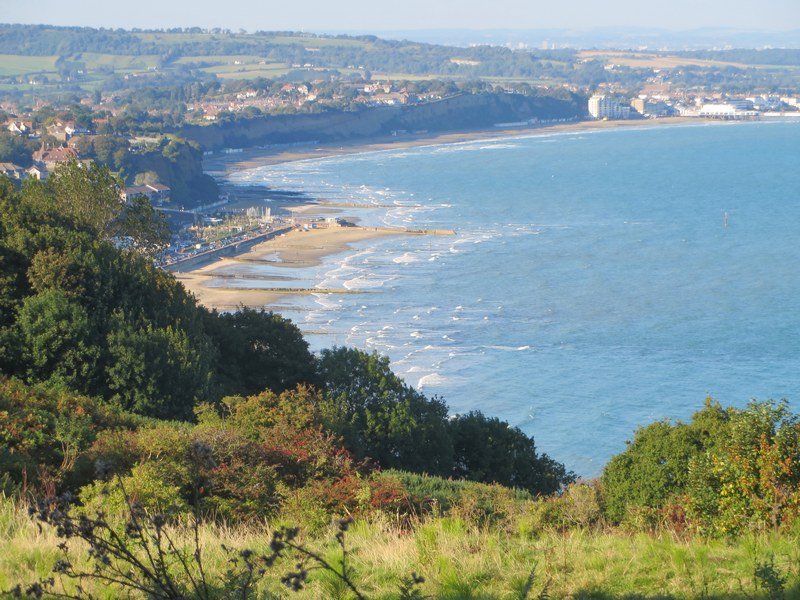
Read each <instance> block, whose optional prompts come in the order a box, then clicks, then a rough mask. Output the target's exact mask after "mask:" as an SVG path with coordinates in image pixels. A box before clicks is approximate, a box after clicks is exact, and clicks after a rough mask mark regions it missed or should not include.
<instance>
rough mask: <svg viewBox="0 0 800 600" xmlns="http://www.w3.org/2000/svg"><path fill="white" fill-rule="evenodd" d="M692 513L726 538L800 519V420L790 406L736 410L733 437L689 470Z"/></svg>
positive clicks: (731, 428)
mask: <svg viewBox="0 0 800 600" xmlns="http://www.w3.org/2000/svg"><path fill="white" fill-rule="evenodd" d="M687 508H688V513H689V515H690V517H691V518H692V519H694V521H695V523H696V524H697V526H698V527H700V529H701V530H703V531H707V532H711V533H717V534H724V535H730V534H736V533H738V532H740V531H742V530H745V529H752V530H764V529H779V528H781V527H784V526H787V525H789V524H791V523H792V522H793V521H794V520H795V519H797V517H798V516H800V421H799V420H798V417H797V416H796V415H793V414H791V413H790V412H789V410H788V407H787V405H786V403H785V402H781V403H779V404H775V403H774V402H771V401H770V402H755V401H754V402H751V403H750V404H749V405H748V406H747V408H745V409H741V410H732V411H731V417H730V423H729V427H728V435H727V436H725V438H724V440H722V441H721V442H720V443H719V444H717V445H716V446H714V447H713V448H710V449H709V450H708V451H706V452H705V453H704V454H702V455H699V456H696V457H695V458H694V459H693V460H692V462H691V464H690V465H689V485H688V506H687Z"/></svg>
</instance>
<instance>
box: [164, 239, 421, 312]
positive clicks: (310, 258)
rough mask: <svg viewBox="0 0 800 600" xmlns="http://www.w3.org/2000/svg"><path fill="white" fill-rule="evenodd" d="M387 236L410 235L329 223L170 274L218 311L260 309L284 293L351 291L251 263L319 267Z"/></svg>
mask: <svg viewBox="0 0 800 600" xmlns="http://www.w3.org/2000/svg"><path fill="white" fill-rule="evenodd" d="M391 235H412V234H410V233H408V232H405V231H403V230H401V229H388V228H383V229H381V228H367V227H331V228H324V229H309V230H302V229H295V230H292V231H290V232H289V233H287V234H284V235H282V236H279V237H276V238H273V239H270V240H267V241H266V242H263V243H261V244H258V245H256V246H254V247H253V248H252V249H251V250H249V251H248V252H246V253H244V254H240V255H238V256H236V257H226V258H221V259H219V260H217V261H215V262H213V263H211V264H208V265H205V266H203V267H200V268H198V269H193V270H191V271H187V272H176V273H175V276H176V278H177V279H178V280H179V281H180V282H181V283H183V285H184V286H185V287H186V289H188V290H189V291H190V292H192V293H193V294H194V295H195V296H196V297H197V300H198V301H199V302H200V304H202V305H204V306H206V307H208V308H216V309H218V310H233V309H236V308H239V307H242V306H245V307H249V308H265V307H269V306H270V305H274V304H276V303H278V302H280V301H282V300H285V299H286V298H287V297H288V296H297V295H303V294H310V293H320V292H326V293H334V294H335V293H341V294H346V293H351V292H350V291H349V290H346V289H326V290H319V289H316V288H305V287H302V286H301V285H300V284H299V283H298V281H297V279H296V278H293V277H291V276H288V275H282V274H280V273H275V274H271V275H267V276H264V275H257V274H254V273H253V271H254V267H256V266H258V265H262V266H263V265H269V266H270V267H274V268H275V271H277V270H279V269H289V268H292V269H298V268H300V269H302V268H308V267H313V266H316V265H319V264H320V263H321V261H322V259H323V258H325V257H326V256H329V255H332V254H337V253H339V252H343V251H345V250H347V249H349V248H350V246H351V244H354V243H357V242H361V241H364V240H369V239H374V238H379V237H386V236H391ZM237 279H238V280H248V279H249V280H251V281H253V282H263V284H264V286H265V288H266V289H260V288H256V287H238V286H235V285H231V282H232V280H237Z"/></svg>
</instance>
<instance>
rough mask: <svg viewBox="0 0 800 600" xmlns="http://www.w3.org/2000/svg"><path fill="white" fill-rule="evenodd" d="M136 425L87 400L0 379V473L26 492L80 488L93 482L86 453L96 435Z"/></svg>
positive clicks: (122, 416) (126, 415) (133, 420)
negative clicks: (27, 487)
mask: <svg viewBox="0 0 800 600" xmlns="http://www.w3.org/2000/svg"><path fill="white" fill-rule="evenodd" d="M139 422H140V419H138V418H135V417H133V416H131V415H128V414H125V413H123V412H120V411H117V410H114V409H112V408H110V407H107V406H103V405H101V404H98V403H97V402H96V401H94V400H92V399H90V398H87V397H85V396H78V395H75V394H71V393H68V392H64V391H60V390H54V389H45V388H43V387H41V386H35V387H30V386H27V385H25V384H23V383H22V382H20V381H18V380H14V379H6V378H4V377H0V472H2V473H4V474H6V475H7V476H8V477H9V480H10V482H11V483H12V484H13V485H15V486H17V487H18V488H19V487H21V486H22V485H23V484H26V485H28V486H29V490H30V491H40V492H41V491H45V490H44V488H47V491H49V492H51V493H52V492H53V491H54V490H55V489H56V488H58V487H59V486H62V485H80V484H82V483H84V482H86V481H88V480H89V479H91V477H92V473H93V468H92V466H91V461H89V460H87V458H86V456H85V455H84V453H85V451H86V450H87V449H88V448H89V446H90V445H91V444H92V443H94V442H95V440H96V438H97V437H98V435H100V434H101V432H102V431H103V430H108V431H114V430H118V429H124V428H127V427H133V426H135V425H136V424H138V423H139Z"/></svg>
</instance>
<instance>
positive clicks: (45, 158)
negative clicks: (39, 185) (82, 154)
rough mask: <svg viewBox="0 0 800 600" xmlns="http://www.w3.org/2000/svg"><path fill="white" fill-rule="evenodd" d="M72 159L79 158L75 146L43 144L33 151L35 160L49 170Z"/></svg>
mask: <svg viewBox="0 0 800 600" xmlns="http://www.w3.org/2000/svg"><path fill="white" fill-rule="evenodd" d="M71 160H78V151H77V150H75V148H65V147H60V148H45V147H44V146H43V147H42V148H40V149H39V150H37V151H36V152H34V153H33V161H34V162H35V163H37V164H39V165H41V166H43V167H44V168H45V169H46V170H47V171H52V170H53V169H55V168H56V167H57V166H58V165H60V164H64V163H67V162H69V161H71Z"/></svg>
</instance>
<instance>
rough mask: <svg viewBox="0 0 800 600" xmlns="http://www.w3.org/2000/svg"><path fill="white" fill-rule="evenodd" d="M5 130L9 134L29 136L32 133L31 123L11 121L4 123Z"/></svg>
mask: <svg viewBox="0 0 800 600" xmlns="http://www.w3.org/2000/svg"><path fill="white" fill-rule="evenodd" d="M6 129H8V130H9V131H10V132H11V133H20V134H27V135H30V134H31V133H32V132H33V121H17V120H13V119H12V120H11V121H8V122H6Z"/></svg>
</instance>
